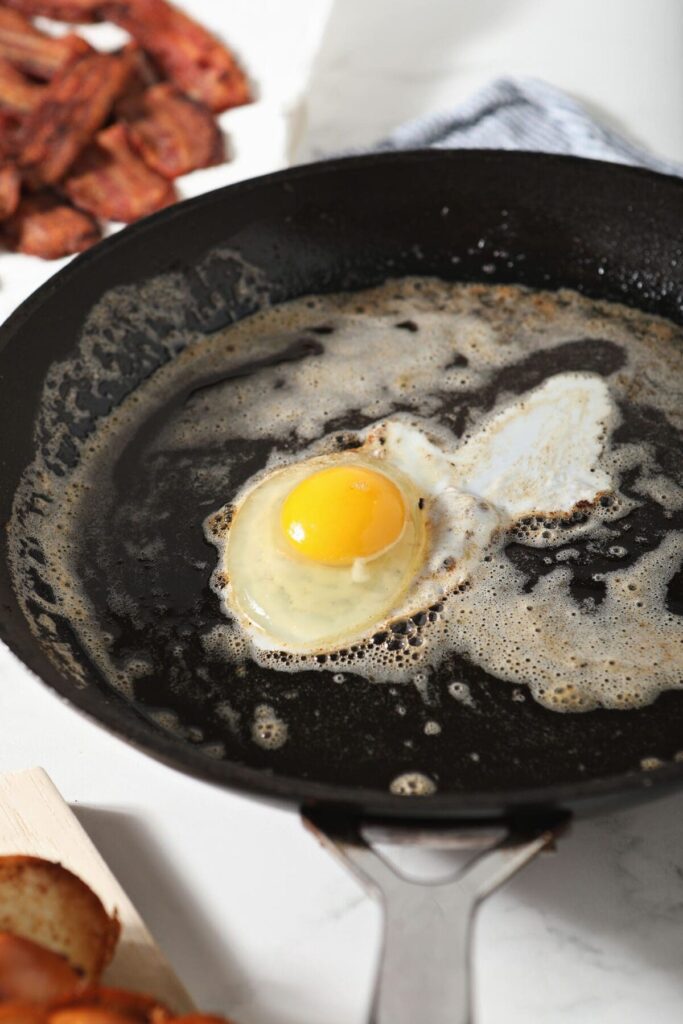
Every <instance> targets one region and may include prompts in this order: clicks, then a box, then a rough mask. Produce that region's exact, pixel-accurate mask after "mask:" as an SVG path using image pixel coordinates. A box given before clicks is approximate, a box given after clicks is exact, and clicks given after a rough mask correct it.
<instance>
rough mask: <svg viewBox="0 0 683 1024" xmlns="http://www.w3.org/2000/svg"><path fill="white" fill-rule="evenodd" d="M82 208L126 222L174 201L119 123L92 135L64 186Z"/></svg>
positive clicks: (169, 188)
mask: <svg viewBox="0 0 683 1024" xmlns="http://www.w3.org/2000/svg"><path fill="white" fill-rule="evenodd" d="M63 188H64V191H65V192H66V194H67V195H68V196H69V198H70V199H71V201H72V202H73V203H75V205H76V206H78V207H80V208H81V209H82V210H87V211H88V213H92V214H94V215H95V216H96V217H104V218H106V219H107V220H122V221H125V222H129V221H133V220H137V219H138V217H146V216H147V214H149V213H154V212H155V210H161V209H162V208H163V207H164V206H168V205H169V204H170V203H174V202H175V201H176V200H177V198H178V197H177V196H176V194H175V190H174V188H173V185H171V184H170V183H169V182H168V181H166V179H165V178H162V177H161V175H160V174H157V173H156V171H153V170H151V168H149V167H148V166H147V164H146V163H145V162H144V161H143V160H141V159H140V157H139V156H138V155H137V153H136V152H135V151H134V150H133V149H132V148H131V145H130V142H129V139H128V133H127V132H126V129H125V127H124V126H123V125H122V124H113V125H111V126H110V127H109V128H105V130H104V131H102V132H100V133H99V134H98V135H97V136H96V137H95V142H94V143H93V144H92V145H90V146H88V148H87V149H86V150H85V151H84V152H83V154H82V155H81V157H80V158H79V159H78V160H77V161H76V164H75V165H74V167H73V169H72V171H71V174H70V175H69V177H68V178H67V179H66V181H65V182H64V185H63Z"/></svg>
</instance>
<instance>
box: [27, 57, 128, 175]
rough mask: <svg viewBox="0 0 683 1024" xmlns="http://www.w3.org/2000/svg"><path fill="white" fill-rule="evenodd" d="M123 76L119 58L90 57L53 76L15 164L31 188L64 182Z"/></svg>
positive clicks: (30, 120)
mask: <svg viewBox="0 0 683 1024" xmlns="http://www.w3.org/2000/svg"><path fill="white" fill-rule="evenodd" d="M128 73H129V68H128V66H127V64H126V62H125V61H124V60H123V59H122V58H121V57H114V56H111V55H109V54H100V53H94V54H92V55H90V56H88V57H84V58H83V59H82V60H80V61H78V63H76V64H73V65H72V66H71V67H69V68H66V69H65V70H64V71H62V72H60V73H59V74H58V75H56V76H55V78H54V79H53V80H52V81H51V82H50V84H49V85H48V86H47V87H46V89H45V94H44V96H43V101H42V103H41V104H40V105H39V106H38V107H36V109H35V110H34V111H32V112H31V114H29V116H28V118H27V119H26V124H25V129H24V136H25V139H26V141H25V144H24V146H23V148H22V151H21V156H20V161H19V162H20V165H21V167H22V169H23V171H24V175H25V178H26V180H27V181H28V183H29V184H30V185H31V186H32V187H34V188H35V187H39V186H40V185H52V184H54V183H55V182H57V181H59V180H60V179H61V178H63V177H64V175H65V174H66V172H67V171H68V169H69V168H70V167H71V165H72V163H73V162H74V160H75V159H76V157H77V156H78V154H79V153H80V152H81V150H82V149H84V147H85V146H86V145H87V143H88V142H89V141H90V139H91V138H92V136H93V134H94V133H95V132H96V131H97V130H98V128H100V127H101V125H102V124H103V123H104V121H105V120H106V118H107V115H108V114H109V111H110V110H111V108H112V106H113V104H114V101H115V100H116V98H117V96H119V95H120V93H121V92H122V91H123V88H124V86H125V84H126V78H127V76H128Z"/></svg>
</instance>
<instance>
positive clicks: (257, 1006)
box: [0, 0, 683, 1024]
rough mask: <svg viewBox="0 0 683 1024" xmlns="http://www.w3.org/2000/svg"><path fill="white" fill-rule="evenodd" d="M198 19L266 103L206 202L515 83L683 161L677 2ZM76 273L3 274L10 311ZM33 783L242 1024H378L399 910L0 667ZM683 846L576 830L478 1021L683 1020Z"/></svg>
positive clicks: (520, 899)
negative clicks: (551, 91)
mask: <svg viewBox="0 0 683 1024" xmlns="http://www.w3.org/2000/svg"><path fill="white" fill-rule="evenodd" d="M185 6H186V7H188V8H190V9H192V10H193V11H195V12H197V13H200V14H201V15H202V16H203V17H204V18H205V19H206V20H208V21H212V20H213V22H214V23H215V24H216V27H217V28H219V29H221V28H222V29H224V31H225V32H226V34H227V35H228V36H230V37H231V38H235V37H237V42H238V45H239V46H240V48H241V50H242V52H243V53H244V55H245V58H247V60H248V62H249V63H250V66H251V67H252V70H253V72H254V75H255V77H257V78H259V80H260V81H261V84H262V90H261V98H260V101H259V103H258V104H257V105H256V107H255V108H254V109H252V110H249V111H247V110H245V111H241V112H235V114H234V115H232V114H229V115H227V116H226V119H225V126H226V129H227V130H229V131H230V132H231V133H232V134H233V141H234V144H235V146H236V160H235V161H234V163H233V164H232V165H231V166H230V167H229V168H227V169H224V170H223V171H222V172H221V173H216V172H211V174H207V176H206V177H203V176H202V175H199V176H197V177H196V178H195V180H194V181H191V182H189V183H188V186H187V187H188V188H191V189H194V190H196V189H200V188H206V187H211V186H212V185H213V184H217V183H222V182H223V181H224V180H235V179H236V178H238V177H243V176H247V175H249V174H252V173H258V172H260V171H265V170H267V169H270V168H271V167H275V166H281V165H283V164H285V163H287V162H288V160H289V159H291V156H292V154H293V153H294V154H295V155H296V156H297V157H299V158H308V157H310V156H312V155H317V154H318V153H320V152H323V151H330V150H340V149H344V148H347V147H349V146H354V145H364V144H368V143H370V142H371V141H372V140H373V139H375V138H377V137H378V136H379V135H382V134H383V133H384V132H386V131H387V130H389V129H390V128H392V127H393V126H394V125H396V124H397V123H399V122H400V121H401V120H403V119H404V118H405V117H413V116H416V115H419V114H420V113H422V112H427V111H433V110H436V109H440V108H443V107H445V106H448V104H449V103H452V102H454V101H456V100H457V99H459V98H461V97H462V96H464V95H465V94H466V93H467V92H469V91H470V90H471V89H472V88H473V87H476V86H477V85H479V84H482V83H483V82H484V81H485V80H487V79H488V78H490V77H492V76H494V75H497V74H500V73H505V72H524V73H531V74H537V75H540V76H544V77H546V78H548V79H550V80H551V81H553V82H555V83H556V84H558V85H561V86H564V87H565V88H568V89H570V90H572V91H573V92H574V93H575V94H577V95H579V96H581V97H582V98H584V99H586V100H587V101H588V102H589V103H590V104H591V105H592V106H593V107H595V108H596V109H599V110H600V111H601V112H602V113H603V115H604V116H606V117H607V118H609V119H610V120H611V121H613V122H615V123H619V124H621V125H622V126H623V127H624V129H625V130H626V131H628V132H629V133H630V134H632V135H633V136H634V137H636V138H638V139H639V140H640V141H643V142H645V143H649V144H650V145H652V146H653V147H656V148H658V149H659V150H660V152H662V153H664V154H666V155H668V156H671V157H675V158H678V159H681V160H683V109H681V108H682V107H683V61H681V60H680V40H681V38H683V33H682V31H681V29H682V28H683V7H682V6H681V5H680V3H678V0H647V2H646V0H628V2H627V0H601V3H600V4H595V3H594V2H593V0H573V2H572V3H568V2H564V0H477V3H476V4H474V3H471V2H465V0H461V2H456V0H424V2H422V3H420V4H418V3H416V2H415V0H373V2H372V3H369V2H368V0H337V2H336V3H335V4H334V9H333V11H332V13H331V16H330V18H329V20H327V15H328V8H329V4H328V2H327V0H296V2H294V0H291V2H289V3H288V4H287V5H283V4H278V2H277V0H270V2H269V0H231V4H230V5H229V6H230V15H229V16H228V14H227V13H226V12H223V11H221V10H219V9H218V8H219V6H220V7H222V5H218V4H216V5H214V4H208V3H207V2H206V0H193V2H191V0H186V3H185ZM226 6H227V5H226ZM285 8H287V11H286V15H284V14H283V13H282V12H283V10H284V9H285ZM263 26H267V29H268V33H269V34H268V36H267V37H265V36H264V31H265V30H264V28H263ZM321 36H322V43H321V45H320V46H318V44H319V42H320V39H321ZM264 40H265V41H264ZM277 53H280V54H281V57H280V59H279V63H278V58H277V56H276V54H277ZM316 54H317V56H316ZM314 58H315V60H314ZM313 60H314V64H313V69H312V72H311V74H310V84H309V87H308V90H306V82H307V80H309V72H310V68H311V62H312V61H313ZM302 97H304V98H305V97H307V98H306V101H305V102H303V100H302ZM264 139H267V141H264ZM257 140H258V141H257ZM252 147H253V148H252ZM200 179H201V180H200ZM54 269H55V267H54V265H50V264H39V263H37V262H34V261H32V260H27V259H26V258H23V257H9V256H6V255H2V257H0V314H1V315H3V316H4V315H6V314H7V313H9V312H10V311H11V309H12V308H13V307H14V306H15V305H16V304H17V303H18V302H19V301H20V300H21V298H23V297H24V295H26V294H28V293H29V292H30V291H31V290H32V289H33V288H34V287H35V286H37V284H39V283H40V281H41V280H44V279H45V278H46V277H47V276H48V275H49V274H50V273H52V272H53V271H54ZM34 765H42V766H43V767H45V768H46V769H47V770H48V772H50V774H51V775H52V777H53V779H54V781H55V783H56V784H57V785H58V786H59V787H60V789H61V790H62V792H63V794H64V795H65V797H66V798H67V799H68V800H69V801H70V802H71V803H72V804H73V805H74V807H75V809H76V813H77V814H78V815H79V817H80V819H81V821H82V822H83V824H84V825H85V827H86V829H87V830H88V831H89V832H90V834H91V835H92V837H93V838H94V840H95V842H96V843H97V844H98V845H99V847H100V849H101V850H102V853H103V854H104V856H105V857H106V858H107V860H108V861H109V863H110V865H111V866H112V868H113V869H114V871H115V872H116V873H117V874H118V876H119V878H120V880H121V882H122V883H123V885H124V886H125V887H126V888H127V889H128V891H129V893H130V895H131V897H132V898H133V900H134V901H135V902H136V903H137V904H138V906H139V908H140V910H141V911H142V913H143V915H144V916H145V918H146V919H147V921H148V923H149V925H150V927H151V928H152V930H153V931H154V932H155V934H156V935H157V937H158V938H159V940H160V942H161V943H162V945H163V946H164V948H165V949H166V951H167V953H168V955H169V956H170V958H171V960H172V961H173V963H174V964H175V966H176V967H177V969H178V971H179V972H180V973H181V974H182V976H183V977H184V979H185V980H186V982H187V984H188V987H189V988H190V990H191V992H192V994H193V995H194V996H195V998H196V999H197V1001H198V1002H199V1003H200V1004H201V1005H202V1006H205V1007H207V1008H209V1007H212V1008H214V1009H215V1010H217V1011H222V1012H225V1013H230V1014H231V1015H233V1016H234V1017H235V1018H236V1020H238V1021H240V1022H241V1024H364V1022H365V1020H366V1013H367V1001H368V997H369V992H370V982H371V976H372V971H373V965H374V962H375V958H376V954H377V944H378V937H379V915H378V911H377V909H376V908H375V907H374V906H373V904H372V903H370V902H369V901H368V900H367V899H365V898H364V896H363V894H362V893H361V890H360V889H359V888H358V886H357V885H356V883H355V882H354V881H353V880H352V879H351V878H349V877H347V876H346V875H345V874H344V872H343V871H342V870H341V869H340V868H339V867H338V866H337V865H336V864H335V863H334V862H333V861H332V860H331V859H330V858H329V857H328V855H327V854H326V853H325V852H323V851H322V850H321V849H320V848H319V847H318V846H317V845H316V843H315V842H314V841H313V840H312V838H311V837H310V836H309V835H308V834H306V833H305V832H304V830H303V829H302V827H301V825H300V823H299V821H298V819H297V817H296V816H295V815H294V814H290V813H286V812H282V811H276V810H273V809H271V808H268V807H265V806H262V805H260V804H258V803H255V802H252V801H248V800H245V799H243V798H241V797H238V796H235V795H232V794H229V793H225V792H222V791H219V790H216V789H213V788H212V787H209V786H207V785H204V784H201V783H198V782H195V781H193V780H192V779H190V778H186V777H184V776H182V775H180V774H177V773H175V772H173V771H171V770H170V769H167V768H165V767H163V766H161V765H159V764H157V763H155V762H154V761H152V760H151V759H148V758H146V757H144V756H143V755H141V754H139V753H137V752H136V751H134V750H132V749H131V748H129V747H127V746H126V745H124V744H123V743H121V742H119V741H118V740H115V739H113V738H111V737H110V736H109V735H107V734H106V733H105V732H104V731H102V730H101V729H99V728H98V727H96V726H94V725H92V724H91V723H90V722H88V721H86V720H85V719H84V718H82V717H80V716H79V715H77V714H76V713H74V712H73V711H72V710H70V709H69V708H67V707H65V706H64V705H63V704H62V703H61V702H60V701H59V700H57V698H56V697H55V696H53V695H52V694H51V693H50V692H48V691H47V690H46V689H44V688H43V687H42V685H41V684H40V683H39V682H37V681H36V680H35V679H34V678H33V677H32V676H31V675H30V674H29V673H28V672H27V671H26V670H25V669H24V668H23V666H21V665H20V664H19V663H18V662H17V661H16V659H14V657H13V656H12V655H11V654H10V653H9V652H8V651H7V650H6V649H5V648H0V771H12V770H19V769H22V768H26V767H30V766H34ZM682 850H683V794H681V795H680V796H673V797H669V798H667V799H665V800H661V801H659V802H654V803H651V804H648V805H646V806H643V807H641V808H638V809H636V810H632V811H629V812H624V813H620V814H618V815H614V816H612V817H608V818H602V819H598V820H594V821H587V822H581V823H578V824H577V825H575V827H574V828H573V829H572V831H571V834H570V835H568V836H567V837H566V838H565V839H564V840H563V841H562V842H561V843H560V846H559V849H558V851H557V853H555V854H548V855H544V856H543V857H542V858H541V859H540V860H538V861H536V862H535V863H534V864H532V865H531V866H530V867H529V868H528V869H527V870H526V871H525V872H524V873H523V874H522V875H520V876H518V877H517V878H516V879H515V880H514V881H513V882H511V883H510V884H509V885H508V886H507V887H506V888H505V889H504V890H502V891H501V892H499V893H498V894H497V895H495V896H494V897H492V898H491V900H490V901H489V902H488V903H487V904H486V905H485V906H484V908H483V910H482V912H481V915H480V919H479V924H478V927H477V930H476V956H475V963H476V982H477V1005H478V1009H479V1016H478V1022H479V1024H500V1022H502V1021H505V1022H506V1024H522V1022H524V1024H528V1022H529V1021H533V1022H537V1021H542V1022H544V1024H560V1022H566V1024H594V1022H596V1021H599V1022H600V1024H642V1021H643V1020H650V1019H651V1020H656V1021H657V1024H674V1022H678V1021H679V1020H680V1019H681V1015H682V1009H683V973H682V972H681V969H680V954H679V947H680V943H681V935H682V934H683V854H682V853H681V851H682ZM416 1024H419V1022H416Z"/></svg>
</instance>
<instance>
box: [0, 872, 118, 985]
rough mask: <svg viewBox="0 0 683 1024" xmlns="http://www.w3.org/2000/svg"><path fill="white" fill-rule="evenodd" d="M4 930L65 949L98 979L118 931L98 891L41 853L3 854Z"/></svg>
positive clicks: (86, 974) (0, 903)
mask: <svg viewBox="0 0 683 1024" xmlns="http://www.w3.org/2000/svg"><path fill="white" fill-rule="evenodd" d="M0 931H3V932H12V933H13V934H14V935H17V936H20V937H21V938H25V939H30V940H31V941H32V942H35V943H38V944H39V945H41V946H44V947H45V948H46V949H47V950H51V951H52V952H53V953H58V954H61V956H63V957H65V958H66V960H67V961H68V962H69V964H70V965H71V967H73V968H74V969H75V970H76V971H77V972H79V974H80V975H81V976H82V977H83V978H84V980H85V981H87V982H90V983H94V982H97V981H98V980H99V978H100V975H101V973H102V971H103V970H104V968H105V967H106V965H107V964H108V963H109V961H110V959H111V957H112V954H113V952H114V947H115V946H116V942H117V939H118V935H119V924H118V921H117V920H116V918H115V917H114V918H112V917H110V916H109V915H108V914H107V912H106V910H105V909H104V907H103V906H102V903H101V902H100V900H99V899H98V898H97V896H96V895H95V893H94V892H92V890H91V889H89V888H88V886H87V885H86V884H85V882H82V881H81V880H80V878H77V877H76V876H75V875H73V874H72V873H71V872H70V871H67V870H66V868H63V867H62V866H61V864H53V863H51V862H50V861H45V860H40V859H39V858H37V857H19V856H17V857H0Z"/></svg>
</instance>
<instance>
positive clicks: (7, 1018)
mask: <svg viewBox="0 0 683 1024" xmlns="http://www.w3.org/2000/svg"><path fill="white" fill-rule="evenodd" d="M0 1024H47V1015H46V1011H45V1010H44V1009H42V1008H41V1007H40V1006H36V1005H35V1003H34V1004H31V1003H25V1002H17V1003H15V1002H11V1003H2V1004H1V1005H0Z"/></svg>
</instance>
